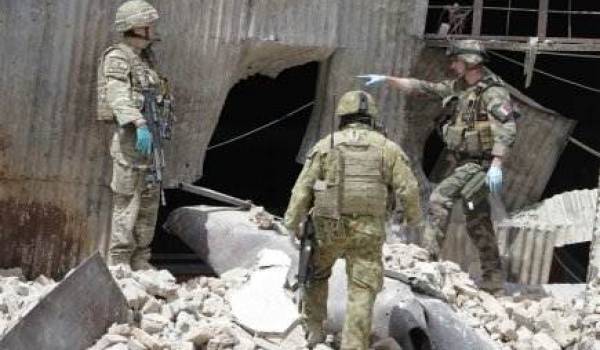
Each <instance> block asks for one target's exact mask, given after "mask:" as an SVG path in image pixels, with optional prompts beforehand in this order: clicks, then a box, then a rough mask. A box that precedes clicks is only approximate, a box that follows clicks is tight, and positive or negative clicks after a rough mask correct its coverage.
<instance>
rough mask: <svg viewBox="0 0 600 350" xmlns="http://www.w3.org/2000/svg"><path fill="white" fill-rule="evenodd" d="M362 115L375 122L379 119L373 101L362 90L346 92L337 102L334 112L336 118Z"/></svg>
mask: <svg viewBox="0 0 600 350" xmlns="http://www.w3.org/2000/svg"><path fill="white" fill-rule="evenodd" d="M356 114H363V115H368V116H370V117H371V119H372V120H373V121H376V120H377V118H378V117H379V112H378V111H377V106H376V105H375V99H373V96H371V95H370V94H369V93H367V92H364V91H362V90H356V91H349V92H346V93H345V94H344V95H343V96H342V98H340V101H339V102H338V105H337V108H336V110H335V116H336V117H343V116H345V115H356Z"/></svg>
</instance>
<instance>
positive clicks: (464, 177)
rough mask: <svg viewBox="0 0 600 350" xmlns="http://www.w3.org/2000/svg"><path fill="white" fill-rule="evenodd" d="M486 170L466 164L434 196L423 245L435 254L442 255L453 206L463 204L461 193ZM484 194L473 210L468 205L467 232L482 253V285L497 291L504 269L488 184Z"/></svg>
mask: <svg viewBox="0 0 600 350" xmlns="http://www.w3.org/2000/svg"><path fill="white" fill-rule="evenodd" d="M483 171H484V168H483V167H482V166H481V165H479V164H476V163H466V164H464V165H462V166H460V167H458V168H456V169H455V170H454V172H453V173H452V174H451V175H450V176H448V177H447V178H446V179H444V180H443V181H442V182H441V183H440V184H439V185H438V186H437V187H436V188H435V189H434V190H433V192H432V193H431V196H430V197H429V212H428V216H429V220H428V221H429V222H428V226H427V228H426V230H425V235H424V245H425V247H426V248H427V249H429V250H430V251H431V252H432V253H434V255H436V254H439V250H440V248H441V246H442V245H443V241H444V238H445V233H446V229H447V227H448V221H449V216H450V213H451V211H452V207H453V205H454V204H455V203H456V202H464V201H463V198H462V194H461V191H462V190H463V189H464V187H465V185H466V184H467V183H468V182H469V181H470V180H471V179H472V178H473V177H474V176H475V175H477V174H478V173H481V172H483ZM483 192H484V196H480V198H479V200H477V201H474V202H472V207H468V206H467V205H465V216H466V221H467V233H468V235H469V238H470V239H471V241H472V242H473V244H474V245H475V247H476V248H477V250H478V251H479V260H480V262H481V270H482V279H483V282H484V283H485V284H492V285H493V286H491V287H490V288H489V289H494V288H496V287H500V286H499V284H500V285H501V283H502V266H501V261H500V254H499V252H498V243H497V241H496V236H495V234H494V227H493V225H492V220H491V208H490V205H489V202H488V200H487V186H485V185H484V188H483Z"/></svg>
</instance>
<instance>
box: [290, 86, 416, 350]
mask: <svg viewBox="0 0 600 350" xmlns="http://www.w3.org/2000/svg"><path fill="white" fill-rule="evenodd" d="M357 94H362V95H363V96H365V97H368V104H369V108H368V113H369V114H370V115H376V114H377V111H376V108H375V104H374V102H373V100H372V98H371V96H369V95H368V94H366V93H364V92H349V93H348V94H346V95H344V97H342V99H341V100H340V104H339V106H338V110H337V114H338V115H340V116H341V115H345V114H347V112H345V111H347V110H356V107H353V106H352V104H356V96H357ZM333 139H334V146H333V148H332V147H331V136H328V137H325V138H324V139H322V140H321V141H319V142H318V143H317V144H316V145H315V146H314V148H313V149H312V150H311V152H310V153H309V156H308V159H307V161H306V163H305V165H304V168H303V170H302V172H301V173H300V176H299V177H298V179H297V181H296V184H295V186H294V188H293V190H292V197H291V199H290V203H289V206H288V209H287V211H286V213H285V220H284V225H285V226H286V227H287V228H288V229H289V230H292V231H295V230H297V228H298V225H299V223H300V221H301V220H302V218H303V217H304V216H305V215H306V214H307V213H308V212H309V210H311V212H312V217H313V222H314V224H315V230H316V237H315V240H316V242H315V250H314V253H313V255H312V261H311V263H312V265H311V266H312V267H313V275H312V276H311V280H310V283H309V285H308V287H307V290H306V295H305V309H304V317H305V321H306V326H307V328H308V332H309V342H310V336H313V337H314V334H320V335H321V336H322V334H323V322H324V321H325V320H326V319H327V294H328V289H327V288H328V282H327V280H328V278H329V276H330V275H331V268H332V266H333V264H334V263H335V261H336V260H337V259H339V258H344V259H345V260H346V273H347V275H348V281H349V283H348V304H347V314H346V319H345V323H344V328H343V332H342V347H341V348H342V349H353V350H356V349H367V348H368V345H369V344H368V341H369V335H370V331H371V314H372V309H373V303H374V301H375V297H376V295H377V293H378V292H379V291H380V289H381V286H382V282H383V266H382V261H381V247H382V244H383V242H384V239H385V233H384V223H385V215H386V211H387V209H388V208H387V203H388V201H387V199H388V197H389V195H390V194H394V197H395V200H396V203H398V205H399V206H400V205H401V206H402V207H403V208H404V212H405V217H406V218H407V220H408V222H409V223H410V224H414V223H417V222H419V221H420V217H421V209H420V205H419V191H418V186H417V182H416V180H415V177H414V175H413V173H412V171H411V169H410V167H409V162H408V159H407V157H406V155H405V154H404V152H403V151H402V150H401V149H400V147H398V145H396V144H395V143H394V142H392V141H390V140H388V139H386V138H385V137H384V136H383V135H381V134H380V133H378V132H376V131H374V130H373V129H372V128H371V127H370V126H368V125H365V124H362V123H351V124H349V125H346V126H345V127H343V128H342V130H341V131H338V132H336V133H335V134H334V136H333ZM311 208H312V209H311Z"/></svg>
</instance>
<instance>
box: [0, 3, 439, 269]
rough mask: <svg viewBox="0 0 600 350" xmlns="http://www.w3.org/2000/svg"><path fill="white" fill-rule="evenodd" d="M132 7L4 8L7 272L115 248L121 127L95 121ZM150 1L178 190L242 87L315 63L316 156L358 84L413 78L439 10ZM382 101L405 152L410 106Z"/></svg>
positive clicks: (2, 156) (385, 96)
mask: <svg viewBox="0 0 600 350" xmlns="http://www.w3.org/2000/svg"><path fill="white" fill-rule="evenodd" d="M121 3H122V1H118V0H79V1H69V0H56V1H36V0H23V1H11V0H0V26H1V27H2V33H3V35H2V36H0V93H1V94H2V96H3V98H2V100H0V116H1V117H0V118H1V121H2V123H0V125H1V126H0V148H2V150H3V151H2V152H0V203H1V204H0V213H2V214H3V216H2V217H1V218H0V223H1V224H2V226H1V227H0V241H1V242H2V244H1V245H0V266H14V265H20V266H22V267H23V268H24V269H25V271H26V273H27V274H28V275H30V276H31V275H37V274H39V273H45V274H51V275H53V276H55V277H59V276H60V275H61V274H62V273H64V272H65V271H66V270H67V269H68V268H69V267H72V266H74V265H75V264H76V263H77V262H78V261H81V259H83V258H84V257H85V256H87V255H89V254H90V253H91V252H92V251H94V250H95V249H100V250H104V249H105V248H106V245H107V240H108V232H109V227H110V209H111V195H110V190H109V188H108V183H109V181H110V172H111V162H110V159H109V156H108V142H109V139H110V136H111V135H110V134H111V132H112V128H113V126H112V125H110V123H108V124H105V123H101V122H97V121H96V120H95V103H96V102H95V100H96V96H95V94H96V91H95V79H96V78H95V76H96V65H97V59H98V57H99V56H100V54H101V53H102V51H103V50H104V49H105V48H106V47H107V45H108V44H109V42H110V41H111V38H113V39H114V37H115V33H114V32H111V30H112V21H113V16H114V12H115V10H116V8H117V6H118V5H119V4H121ZM152 3H154V4H155V5H156V6H157V7H158V9H159V12H160V14H161V20H160V23H159V28H158V30H159V32H161V35H162V37H163V41H162V42H161V43H160V44H159V45H157V56H158V58H159V70H160V71H162V72H163V73H164V74H165V75H167V76H168V77H169V78H170V80H171V82H172V83H173V87H174V92H175V95H176V100H177V110H176V113H177V115H178V121H177V124H176V125H175V130H174V134H175V138H174V140H173V142H172V143H171V144H169V145H167V155H168V160H167V169H166V171H165V175H166V177H167V183H168V185H175V184H177V183H179V182H193V181H195V180H197V179H198V178H200V177H201V175H202V163H203V160H204V154H205V152H206V147H207V145H208V143H209V141H210V139H211V135H212V133H213V131H214V129H215V127H216V125H217V122H218V119H219V115H220V112H221V109H222V107H223V104H224V102H225V99H226V97H227V94H228V92H229V90H230V88H231V87H232V86H233V85H234V84H235V83H236V82H238V81H239V80H240V79H243V78H245V77H247V76H248V75H251V74H256V73H261V74H268V75H270V76H275V75H277V74H278V73H279V72H281V71H282V70H284V69H286V68H289V67H291V66H295V65H299V64H303V63H306V62H310V61H319V62H321V63H322V64H323V66H324V67H327V69H326V70H325V69H322V70H321V77H320V84H321V85H320V90H319V91H320V95H319V98H320V99H321V101H318V102H317V106H318V108H315V110H314V113H313V116H312V121H311V124H310V125H311V126H310V128H309V132H308V133H307V137H306V139H305V142H304V145H305V148H304V149H306V148H307V147H309V145H311V144H312V143H314V141H315V140H316V138H317V137H318V136H322V135H324V134H325V133H326V132H327V131H328V129H327V127H326V125H329V122H328V121H327V122H325V120H328V115H329V113H330V112H331V110H332V105H331V102H330V101H331V98H330V97H331V94H333V93H335V94H338V95H339V94H341V93H342V92H344V91H346V90H348V89H351V88H357V87H359V85H358V81H357V80H356V79H354V78H353V76H354V75H357V74H360V73H367V72H382V73H389V74H394V75H406V74H408V73H409V72H410V69H411V66H412V63H413V61H414V59H415V57H416V55H417V53H418V51H419V49H420V48H421V47H422V42H421V40H420V39H419V38H420V36H421V35H422V33H423V31H424V27H425V17H426V11H427V3H426V2H423V1H418V0H411V1H397V0H382V1H377V2H374V1H370V0H322V1H314V0H239V1H237V0H236V1H224V0H203V1H195V0H178V1H168V0H156V1H152ZM375 93H376V95H377V97H378V99H379V101H380V102H383V103H384V104H383V105H382V106H384V107H383V114H384V115H386V120H387V121H388V127H389V128H390V130H391V134H392V135H394V137H396V139H397V140H399V141H401V140H402V134H403V133H406V131H405V127H406V123H405V121H404V120H403V119H402V118H398V117H397V113H398V111H402V110H403V106H404V104H405V99H404V98H403V97H399V96H398V95H397V94H395V93H392V92H390V91H389V90H387V89H382V90H379V91H375ZM400 113H402V112H400ZM323 125H325V127H322V126H323ZM50 222H51V223H50Z"/></svg>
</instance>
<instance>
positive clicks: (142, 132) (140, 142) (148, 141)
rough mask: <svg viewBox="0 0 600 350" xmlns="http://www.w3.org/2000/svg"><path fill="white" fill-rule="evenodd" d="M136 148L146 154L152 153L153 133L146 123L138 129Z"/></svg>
mask: <svg viewBox="0 0 600 350" xmlns="http://www.w3.org/2000/svg"><path fill="white" fill-rule="evenodd" d="M135 135H136V143H135V149H136V151H138V152H140V153H141V154H144V155H150V154H151V153H152V134H151V133H150V130H148V127H147V126H146V125H144V126H140V127H138V128H137V130H136V134H135Z"/></svg>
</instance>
